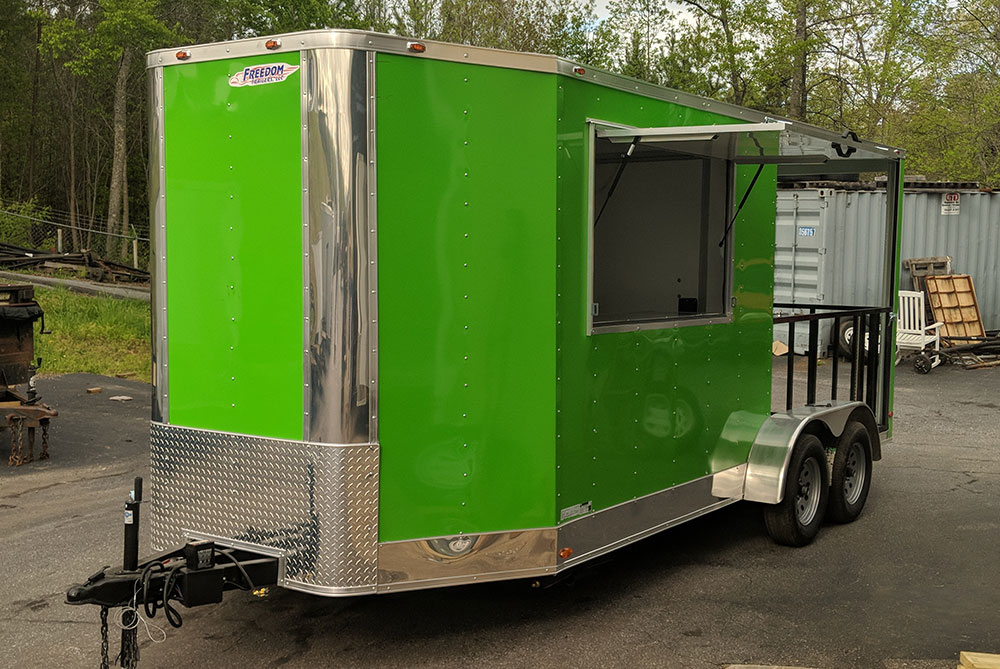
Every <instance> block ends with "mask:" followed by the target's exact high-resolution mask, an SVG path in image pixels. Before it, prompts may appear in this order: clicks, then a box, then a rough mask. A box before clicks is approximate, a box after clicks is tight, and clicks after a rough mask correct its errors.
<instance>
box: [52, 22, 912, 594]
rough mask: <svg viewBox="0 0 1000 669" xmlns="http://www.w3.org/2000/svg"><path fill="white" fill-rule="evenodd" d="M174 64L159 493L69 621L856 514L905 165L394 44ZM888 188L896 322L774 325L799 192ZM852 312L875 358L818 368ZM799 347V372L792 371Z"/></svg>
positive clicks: (539, 560) (621, 89) (823, 138)
mask: <svg viewBox="0 0 1000 669" xmlns="http://www.w3.org/2000/svg"><path fill="white" fill-rule="evenodd" d="M148 71H149V95H150V104H149V112H150V115H149V129H150V175H151V180H150V184H151V188H150V207H151V226H152V232H153V239H154V255H155V257H154V259H153V261H152V264H153V276H154V279H153V297H154V299H153V323H154V330H153V365H154V370H153V384H154V390H153V419H152V435H151V456H152V464H151V485H150V486H149V488H150V490H149V493H150V494H149V495H148V498H147V499H146V500H145V501H144V502H141V500H142V495H141V487H140V486H137V489H136V490H135V491H134V493H133V495H132V498H131V499H130V501H129V503H128V504H127V505H126V526H125V527H126V550H125V559H124V564H123V566H122V568H119V569H106V570H102V571H101V572H99V573H98V574H95V576H94V577H92V578H91V580H89V581H88V582H87V583H85V584H82V585H80V586H75V587H74V589H71V590H70V592H69V593H68V599H69V600H70V601H71V602H73V603H97V604H100V605H102V606H105V607H108V606H121V605H123V603H127V602H132V606H137V605H138V604H137V603H138V602H144V603H147V604H148V603H150V602H152V609H153V611H154V612H155V610H156V608H157V606H158V605H164V604H165V605H167V606H169V604H170V601H171V600H172V599H176V600H180V601H181V603H183V604H184V605H187V606H191V605H194V604H200V603H207V602H210V601H219V600H220V599H221V598H222V592H223V590H226V589H231V588H235V587H244V588H254V587H260V586H262V585H268V584H277V585H280V586H283V587H286V588H292V589H296V590H303V591H306V592H310V593H315V594H318V595H327V596H345V595H361V594H368V593H388V592H396V591H402V590H411V589H417V588H431V587H438V586H447V585H458V584H463V583H473V582H483V581H491V580H497V579H515V578H518V579H519V578H531V579H543V578H545V577H553V576H556V575H557V574H559V573H561V572H563V571H564V570H567V569H569V568H570V567H573V566H576V565H579V564H582V563H585V562H587V561H588V560H591V559H593V558H595V557H598V556H601V555H604V554H606V553H608V552H610V551H613V550H614V549H616V548H620V547H622V546H625V545H627V544H630V543H632V542H635V541H637V540H639V539H642V538H643V537H646V536H648V535H650V534H653V533H655V532H659V531H661V530H664V529H666V528H669V527H671V526H674V525H677V524H679V523H681V522H684V521H686V520H690V519H692V518H695V517H697V516H700V515H702V514H705V513H707V512H709V511H713V510H716V509H720V508H722V507H725V506H727V505H730V504H733V503H735V502H738V501H741V500H749V501H752V502H759V503H761V504H762V507H763V511H764V516H765V520H766V523H765V524H766V527H767V529H768V531H769V533H770V534H771V535H772V536H773V537H774V538H775V539H776V540H777V541H779V542H780V543H784V544H790V545H802V544H805V543H808V542H809V541H811V540H812V538H813V537H814V536H815V535H816V532H817V531H818V530H819V529H820V526H821V525H822V524H823V523H824V520H826V521H830V520H833V521H838V522H846V521H850V520H853V519H854V518H855V517H857V515H858V514H859V513H860V512H861V509H862V507H863V506H864V503H865V499H866V497H867V493H868V489H869V485H870V482H871V477H872V461H873V460H878V459H879V458H880V457H881V444H882V443H883V442H884V441H885V438H886V437H887V436H888V435H889V434H890V433H891V429H892V411H891V409H892V388H893V369H894V368H893V358H894V323H893V321H894V317H893V313H892V312H893V310H894V308H895V307H894V305H895V294H896V283H897V281H898V277H897V272H898V270H897V265H898V263H897V262H896V254H897V246H898V242H897V231H898V223H899V206H900V205H899V203H900V180H901V175H902V162H903V154H902V152H901V151H900V150H898V149H894V148H891V147H887V146H880V145H878V144H874V143H871V142H866V141H861V140H859V139H858V138H857V137H856V136H855V135H854V134H853V133H845V134H844V135H843V136H842V135H840V134H838V133H833V132H830V131H827V130H823V129H820V128H817V127H813V126H810V125H806V124H804V123H800V122H797V121H789V120H783V119H780V118H772V117H768V116H766V115H764V114H762V113H760V112H756V111H753V110H750V109H745V108H742V107H737V106H733V105H730V104H726V103H721V102H716V101H713V100H708V99H704V98H700V97H696V96H692V95H688V94H685V93H681V92H679V91H675V90H670V89H666V88H661V87H658V86H653V85H650V84H647V83H643V82H640V81H636V80H633V79H630V78H627V77H623V76H620V75H616V74H611V73H608V72H605V71H601V70H596V69H593V68H591V67H589V66H586V65H580V64H577V63H574V62H570V61H567V60H563V59H561V58H557V57H555V56H546V55H537V54H526V53H511V52H504V51H497V50H492V49H484V48H474V47H469V46H463V45H457V44H443V43H436V42H430V41H415V40H408V39H405V38H400V37H393V36H388V35H381V34H372V33H365V32H355V31H344V30H318V31H309V32H301V33H294V34H286V35H280V36H274V37H262V38H255V39H246V40H240V41H233V42H225V43H219V44H207V45H200V46H191V47H184V48H181V49H179V50H177V49H170V50H161V51H154V52H152V53H150V54H149V55H148ZM871 174H880V175H882V176H883V177H884V178H885V184H886V190H887V192H888V193H889V194H890V197H888V198H887V203H888V204H887V206H886V211H885V212H884V219H885V234H884V244H883V248H882V249H881V250H880V254H881V255H880V258H881V274H880V276H881V285H880V286H879V287H878V291H877V292H878V295H879V296H880V299H879V301H878V303H877V304H866V305H833V304H831V305H818V304H809V305H805V306H803V305H795V304H781V303H779V304H775V302H774V283H775V276H774V254H775V211H776V189H777V183H778V180H780V179H802V178H809V177H811V176H814V177H815V178H824V179H830V178H837V179H850V178H858V175H866V178H867V175H871ZM831 175H832V176H831ZM798 234H801V235H803V236H807V235H808V231H807V230H806V231H799V233H798ZM845 319H847V320H850V322H851V323H852V324H854V326H855V332H856V333H857V334H856V336H855V337H854V341H855V343H856V344H855V346H854V350H853V351H852V355H851V356H850V359H849V360H847V361H839V360H838V359H837V358H834V359H833V360H832V361H830V363H828V364H827V365H825V366H824V368H823V369H822V370H819V369H818V367H819V366H818V364H817V345H816V342H817V332H818V325H819V323H820V322H821V321H824V320H832V321H834V322H835V327H839V324H840V323H841V322H844V321H845ZM796 325H798V328H796V327H795V326H796ZM784 328H787V335H786V339H793V338H794V336H795V333H796V331H797V330H798V331H799V332H801V335H800V336H802V337H805V338H806V339H807V340H808V342H809V344H810V346H807V347H806V348H807V353H806V355H805V356H798V357H796V356H794V355H791V354H789V355H788V356H786V357H784V358H776V357H774V356H773V354H772V342H773V341H774V340H775V332H776V330H778V329H782V331H783V332H784ZM859 341H865V342H867V343H868V344H870V345H867V346H860V345H858V344H857V342H859ZM789 347H790V348H793V350H794V347H793V346H792V345H791V342H790V346H789ZM800 348H801V347H800ZM797 368H799V369H798V376H797V377H796V376H795V372H796V369H797ZM820 371H822V374H820ZM782 375H784V377H785V378H784V380H780V381H779V379H781V377H782ZM831 375H832V378H831ZM820 377H822V382H821V380H820ZM772 387H773V388H774V390H775V397H772ZM782 391H783V392H782ZM140 503H142V504H143V506H144V507H146V508H147V513H148V515H149V516H150V520H151V523H152V525H151V536H152V542H153V549H154V550H156V551H161V552H160V553H159V554H157V556H155V557H154V558H151V559H150V560H145V561H139V560H138V558H137V556H136V550H137V549H136V545H135V544H136V538H135V537H136V534H137V533H136V531H135V529H136V527H137V525H138V509H139V505H140Z"/></svg>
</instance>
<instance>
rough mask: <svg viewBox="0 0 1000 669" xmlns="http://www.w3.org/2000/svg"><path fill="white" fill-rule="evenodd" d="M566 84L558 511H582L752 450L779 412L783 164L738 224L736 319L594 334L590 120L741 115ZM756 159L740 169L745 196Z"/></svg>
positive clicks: (710, 469)
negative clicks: (777, 231) (776, 309)
mask: <svg viewBox="0 0 1000 669" xmlns="http://www.w3.org/2000/svg"><path fill="white" fill-rule="evenodd" d="M558 96H559V141H558V146H557V147H555V148H556V150H557V154H558V170H559V180H558V184H559V206H560V210H559V214H558V228H559V237H558V244H557V258H558V260H557V267H558V270H557V276H558V279H557V281H558V294H559V297H558V298H557V304H558V314H557V319H558V320H557V322H558V325H557V328H556V333H557V342H558V343H557V354H556V355H557V365H558V379H557V395H558V414H557V430H556V432H557V436H556V444H557V446H556V453H557V462H558V466H559V469H558V472H557V502H556V506H557V513H559V511H560V510H562V509H568V512H567V514H566V515H565V517H563V516H562V515H561V514H560V516H559V517H557V518H555V519H554V520H555V521H556V522H559V521H560V520H570V519H572V518H573V516H574V515H575V514H574V512H573V508H574V507H576V508H579V509H585V508H587V505H588V504H589V506H590V508H593V509H594V510H600V509H603V508H607V507H610V506H614V505H616V504H619V503H621V502H624V501H627V500H631V499H634V498H637V497H641V496H643V495H647V494H650V493H653V492H656V491H659V490H663V489H666V488H669V487H671V486H675V485H679V484H683V483H686V482H688V481H692V480H694V479H698V478H701V477H704V476H706V475H708V474H713V473H716V472H719V471H722V470H725V469H728V468H731V467H735V466H738V465H740V464H743V463H745V462H746V460H747V455H748V453H749V449H750V446H751V444H752V442H753V439H754V437H755V435H756V433H757V430H758V428H759V427H760V425H761V424H762V423H763V421H764V420H765V418H766V417H767V416H768V415H769V413H770V389H771V348H770V345H771V329H772V321H771V311H770V310H771V302H772V284H773V261H774V216H775V188H776V172H775V169H774V167H773V166H769V167H765V168H764V171H763V172H762V173H761V176H760V178H759V179H758V181H757V184H756V187H755V188H754V189H753V191H752V192H751V193H750V196H749V197H748V199H747V202H746V205H745V206H744V207H743V209H742V211H741V212H740V215H739V217H738V218H737V220H736V223H735V226H734V228H733V232H732V233H731V234H732V235H733V236H734V237H733V243H734V245H735V247H734V248H735V253H734V255H735V260H734V272H735V273H734V277H733V292H732V294H733V295H734V296H735V298H736V307H735V310H734V316H733V322H732V323H727V324H716V325H691V326H686V327H667V328H665V329H661V330H642V331H637V332H627V333H602V334H596V335H589V334H588V333H587V331H586V328H587V313H588V310H589V308H590V305H589V304H587V281H588V273H589V266H588V228H589V226H590V225H591V223H590V219H589V215H588V202H589V198H590V194H589V190H588V173H589V165H590V157H589V155H588V149H587V140H588V133H589V132H590V128H589V125H588V123H587V119H588V118H591V119H600V120H603V121H609V122H613V123H619V124H627V125H633V126H638V127H663V126H679V125H702V124H713V123H723V124H724V123H733V122H734V120H733V119H730V118H727V117H723V116H720V115H719V114H715V113H712V112H711V111H706V110H700V109H693V108H690V107H682V106H679V105H676V104H672V103H670V102H665V101H660V100H654V99H650V98H646V97H642V96H640V95H634V94H629V93H625V92H621V91H616V90H611V89H608V88H605V87H599V86H595V85H593V84H589V83H587V82H586V81H583V80H579V79H573V78H569V77H561V78H560V80H559V84H558ZM736 122H738V119H736ZM755 170H756V166H742V167H740V168H738V169H737V174H736V180H735V181H736V183H735V188H734V195H733V198H734V199H735V200H736V202H737V203H738V202H739V200H740V198H741V197H742V195H743V193H744V192H746V190H747V188H748V186H749V184H750V180H751V178H752V176H753V173H754V171H755ZM719 196H720V197H722V196H723V194H721V193H720V194H719ZM664 214H665V215H668V214H669V212H664ZM692 224H693V225H696V224H697V222H692ZM576 505H581V506H579V507H577V506H576ZM663 520H668V519H663Z"/></svg>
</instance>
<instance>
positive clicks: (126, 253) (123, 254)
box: [120, 153, 132, 263]
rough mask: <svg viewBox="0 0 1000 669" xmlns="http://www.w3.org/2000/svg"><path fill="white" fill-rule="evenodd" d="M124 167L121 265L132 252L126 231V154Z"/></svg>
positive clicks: (127, 231) (126, 155)
mask: <svg viewBox="0 0 1000 669" xmlns="http://www.w3.org/2000/svg"><path fill="white" fill-rule="evenodd" d="M125 167H126V169H124V170H123V172H122V236H121V238H120V241H121V244H122V252H121V261H122V262H123V263H125V262H127V261H128V257H129V253H130V252H131V251H132V249H131V248H130V245H129V234H128V233H129V230H128V169H127V167H128V153H126V154H125Z"/></svg>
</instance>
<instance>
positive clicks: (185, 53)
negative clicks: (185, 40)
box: [176, 49, 191, 60]
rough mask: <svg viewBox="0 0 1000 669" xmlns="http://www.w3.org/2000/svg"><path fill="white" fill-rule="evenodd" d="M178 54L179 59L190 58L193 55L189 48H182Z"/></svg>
mask: <svg viewBox="0 0 1000 669" xmlns="http://www.w3.org/2000/svg"><path fill="white" fill-rule="evenodd" d="M176 56H177V60H187V59H188V58H190V57H191V52H190V51H188V50H187V49H181V50H180V51H178V52H177V54H176Z"/></svg>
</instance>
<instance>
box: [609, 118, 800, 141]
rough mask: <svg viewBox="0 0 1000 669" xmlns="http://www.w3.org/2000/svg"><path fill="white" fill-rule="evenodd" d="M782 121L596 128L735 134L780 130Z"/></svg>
mask: <svg viewBox="0 0 1000 669" xmlns="http://www.w3.org/2000/svg"><path fill="white" fill-rule="evenodd" d="M788 125H789V124H788V123H786V122H784V121H775V122H773V123H731V124H729V125H678V126H666V127H659V128H629V127H618V128H616V127H610V128H598V129H597V136H598V137H602V138H611V137H660V136H664V137H684V136H686V135H705V134H709V133H711V134H716V135H722V134H735V133H739V132H782V131H783V130H785V129H786V128H787V127H788Z"/></svg>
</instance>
